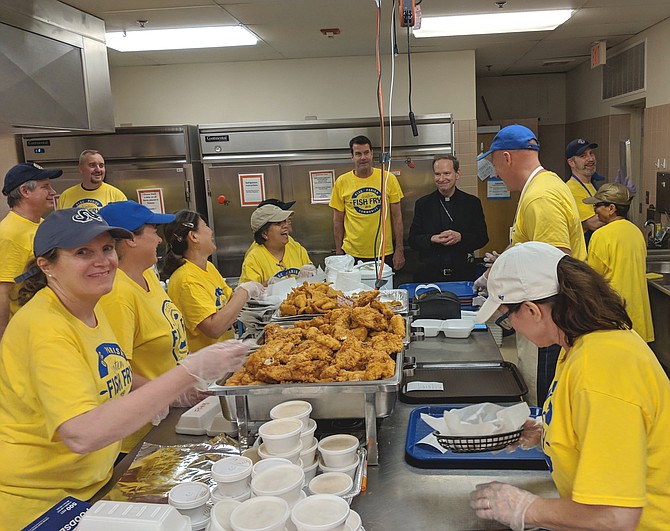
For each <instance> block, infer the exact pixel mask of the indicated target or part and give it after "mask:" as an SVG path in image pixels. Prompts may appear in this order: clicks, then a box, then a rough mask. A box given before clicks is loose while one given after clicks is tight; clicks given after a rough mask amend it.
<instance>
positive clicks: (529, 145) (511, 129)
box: [477, 124, 540, 160]
mask: <svg viewBox="0 0 670 531" xmlns="http://www.w3.org/2000/svg"><path fill="white" fill-rule="evenodd" d="M516 149H530V150H531V151H540V143H539V142H538V141H537V138H535V133H533V132H532V131H531V130H530V129H528V128H527V127H524V126H523V125H519V124H514V125H508V126H507V127H503V128H502V129H501V130H500V131H498V134H497V135H496V136H495V138H494V139H493V142H491V149H489V150H488V151H487V152H486V153H482V154H481V155H479V156H478V157H477V160H482V159H483V158H484V157H488V156H489V155H490V154H491V153H493V152H494V151H502V150H505V151H513V150H516Z"/></svg>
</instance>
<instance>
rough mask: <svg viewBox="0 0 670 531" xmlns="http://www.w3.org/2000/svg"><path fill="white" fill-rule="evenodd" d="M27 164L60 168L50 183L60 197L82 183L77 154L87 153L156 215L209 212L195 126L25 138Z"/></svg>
mask: <svg viewBox="0 0 670 531" xmlns="http://www.w3.org/2000/svg"><path fill="white" fill-rule="evenodd" d="M22 144H23V155H24V158H25V160H26V162H36V163H38V164H40V165H41V166H43V167H45V168H49V169H52V168H58V169H61V170H63V175H62V176H61V177H59V178H58V179H55V180H54V181H53V182H52V185H53V187H54V188H55V189H56V191H57V192H58V193H59V194H60V193H61V192H63V191H64V190H65V189H66V188H69V187H70V186H74V185H77V184H80V183H81V176H80V174H79V169H78V165H79V154H80V153H81V152H82V151H83V150H85V149H94V150H97V151H99V152H100V154H101V155H102V156H103V157H104V159H105V166H106V176H105V181H106V182H108V183H109V184H111V185H113V186H116V187H117V188H119V189H120V190H121V191H123V192H124V193H125V194H126V197H128V199H132V200H133V201H138V202H141V203H143V204H146V205H147V206H148V207H149V208H151V209H152V210H154V211H159V210H162V211H163V212H168V213H170V212H175V211H176V210H179V209H183V208H188V209H191V210H197V211H198V212H200V213H202V214H203V215H204V214H205V212H206V209H207V207H206V203H205V197H204V177H203V168H202V162H201V161H200V149H199V143H198V133H197V128H196V127H195V126H194V125H178V126H165V127H120V128H117V129H116V132H115V133H106V134H49V135H45V134H41V135H24V136H23V137H22Z"/></svg>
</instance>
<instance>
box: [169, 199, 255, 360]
mask: <svg viewBox="0 0 670 531" xmlns="http://www.w3.org/2000/svg"><path fill="white" fill-rule="evenodd" d="M165 240H166V242H167V244H168V252H167V254H166V256H165V260H164V262H163V268H162V272H163V275H165V276H166V277H169V282H168V295H169V296H170V298H171V299H172V301H173V302H174V303H175V304H176V305H177V307H178V308H179V310H180V311H181V313H182V314H183V316H184V322H185V324H186V338H187V341H188V346H189V349H190V350H192V351H194V350H197V349H199V348H202V347H203V346H206V345H211V344H213V343H216V342H218V341H223V340H224V339H231V338H232V337H233V331H232V330H231V326H232V325H233V323H234V322H235V321H236V320H237V318H238V316H239V314H240V310H241V309H242V307H243V306H244V304H245V303H246V302H247V301H248V300H249V299H251V298H257V297H260V296H261V295H262V293H263V289H264V288H263V286H262V285H261V284H259V283H258V282H243V283H241V284H240V285H239V286H238V287H237V288H236V289H235V291H234V292H233V290H232V289H231V288H230V287H229V286H228V284H226V281H225V280H224V278H223V277H222V276H221V274H220V273H219V271H218V270H217V269H216V267H214V264H212V263H211V262H210V261H209V260H208V258H209V257H210V256H211V255H212V254H213V253H214V252H215V251H216V246H215V244H214V238H213V232H212V229H211V228H210V227H209V225H207V222H206V221H205V220H204V219H203V218H202V217H201V216H200V214H198V213H197V212H194V211H192V210H180V211H178V212H176V213H175V220H174V221H173V222H172V223H168V224H167V225H166V226H165Z"/></svg>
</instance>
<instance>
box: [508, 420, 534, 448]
mask: <svg viewBox="0 0 670 531" xmlns="http://www.w3.org/2000/svg"><path fill="white" fill-rule="evenodd" d="M541 441H542V419H541V418H539V419H528V420H527V421H526V422H524V423H523V431H522V432H521V437H520V438H519V440H518V441H517V442H515V443H512V444H510V445H509V446H508V447H507V448H505V451H506V452H509V453H511V452H513V451H514V450H516V449H517V448H521V449H522V450H530V449H531V448H535V447H536V446H539V445H540V442H541Z"/></svg>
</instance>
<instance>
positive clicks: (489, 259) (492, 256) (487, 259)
mask: <svg viewBox="0 0 670 531" xmlns="http://www.w3.org/2000/svg"><path fill="white" fill-rule="evenodd" d="M499 256H500V253H498V252H496V251H493V252H492V253H485V254H484V265H485V266H486V267H491V266H492V265H493V262H495V261H496V260H497V258H498V257H499Z"/></svg>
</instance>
